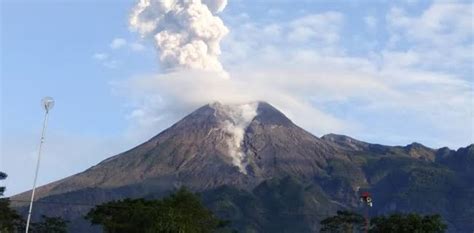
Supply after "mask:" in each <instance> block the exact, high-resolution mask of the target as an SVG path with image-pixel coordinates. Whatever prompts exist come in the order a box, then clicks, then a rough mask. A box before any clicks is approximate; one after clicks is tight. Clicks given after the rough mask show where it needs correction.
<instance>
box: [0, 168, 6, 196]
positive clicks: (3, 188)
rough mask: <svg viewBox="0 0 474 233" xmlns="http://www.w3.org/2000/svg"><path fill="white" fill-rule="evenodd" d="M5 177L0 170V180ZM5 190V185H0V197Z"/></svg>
mask: <svg viewBox="0 0 474 233" xmlns="http://www.w3.org/2000/svg"><path fill="white" fill-rule="evenodd" d="M6 178H7V174H6V173H4V172H1V171H0V180H4V179H6ZM4 192H5V187H3V186H2V187H0V197H3V193H4Z"/></svg>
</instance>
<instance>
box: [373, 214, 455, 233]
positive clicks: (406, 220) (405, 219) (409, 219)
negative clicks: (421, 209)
mask: <svg viewBox="0 0 474 233" xmlns="http://www.w3.org/2000/svg"><path fill="white" fill-rule="evenodd" d="M370 225H371V227H370V228H371V229H370V233H382V232H383V233H443V232H445V230H446V228H447V226H446V224H444V223H443V220H442V219H441V216H440V215H426V216H420V215H419V214H414V213H410V214H392V215H390V216H388V217H386V216H379V217H375V218H373V219H372V220H371V221H370Z"/></svg>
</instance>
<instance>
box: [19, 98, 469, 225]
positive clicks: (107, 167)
mask: <svg viewBox="0 0 474 233" xmlns="http://www.w3.org/2000/svg"><path fill="white" fill-rule="evenodd" d="M473 168H474V146H473V145H470V146H468V147H466V148H461V149H459V150H457V151H454V150H450V149H449V148H441V149H431V148H428V147H425V146H423V145H421V144H418V143H413V144H410V145H407V146H393V147H392V146H383V145H377V144H370V143H366V142H362V141H358V140H356V139H353V138H350V137H347V136H343V135H335V134H329V135H325V136H323V137H321V138H318V137H316V136H314V135H312V134H310V133H308V132H306V131H305V130H303V129H301V128H300V127H298V126H296V125H295V124H293V123H292V122H291V120H289V119H288V118H287V117H286V116H285V115H283V114H282V113H281V112H279V111H278V110H277V109H275V108H274V107H272V106H271V105H269V104H268V103H264V102H255V103H248V104H238V105H224V104H220V103H213V104H209V105H206V106H203V107H201V108H199V109H197V110H196V111H194V112H193V113H191V114H190V115H188V116H186V117H185V118H183V119H182V120H180V121H179V122H177V123H176V124H174V125H173V126H171V127H170V128H168V129H167V130H165V131H163V132H161V133H160V134H158V135H157V136H155V137H153V138H151V139H150V140H148V141H147V142H145V143H143V144H141V145H139V146H137V147H135V148H133V149H131V150H129V151H126V152H124V153H121V154H118V155H116V156H113V157H111V158H109V159H106V160H104V161H102V162H101V163H99V164H97V165H96V166H93V167H91V168H89V169H87V170H86V171H84V172H82V173H79V174H76V175H73V176H71V177H68V178H65V179H62V180H59V181H56V182H53V183H51V184H48V185H45V186H42V187H40V188H39V189H38V190H37V197H38V199H39V202H38V203H37V204H36V205H35V215H36V216H35V217H38V216H40V215H41V214H46V215H52V216H55V215H59V216H63V217H65V218H67V219H69V220H70V221H71V224H70V225H71V231H72V232H94V231H98V229H97V228H91V227H90V226H89V224H88V223H87V222H85V220H83V219H82V216H83V215H84V214H85V213H86V212H87V211H88V210H89V209H90V208H91V207H93V205H95V204H98V203H102V202H105V201H110V200H115V199H121V198H125V197H131V198H137V197H145V198H159V197H162V196H163V195H166V194H168V193H170V192H172V191H173V190H175V189H176V188H178V187H180V186H186V187H188V188H190V189H192V190H194V191H196V192H199V193H201V195H202V198H203V201H204V203H205V204H206V205H207V206H208V207H209V208H211V209H212V210H213V211H214V212H215V213H217V214H218V215H219V216H220V217H222V218H225V219H229V220H231V221H232V222H233V226H234V227H235V228H236V229H238V230H239V232H318V229H319V221H320V220H322V219H324V218H325V217H327V216H329V215H331V214H334V213H335V211H336V210H338V209H353V210H355V211H361V206H360V203H359V201H358V195H359V194H358V192H359V191H360V190H369V191H371V192H372V193H373V197H374V207H373V208H372V209H371V214H384V213H389V212H396V211H398V212H400V211H416V212H420V213H423V214H429V213H440V214H442V215H443V217H444V218H445V219H446V220H447V223H448V224H449V227H450V228H449V229H450V232H469V233H471V232H472V231H473V230H474V221H473V220H474V185H473V184H474V173H473ZM29 195H30V192H25V193H22V194H19V195H17V196H14V197H12V199H13V200H27V199H28V197H29ZM14 203H16V202H14ZM20 203H21V202H18V203H17V208H18V209H20V210H21V211H25V207H24V206H21V204H20ZM66 203H68V204H66Z"/></svg>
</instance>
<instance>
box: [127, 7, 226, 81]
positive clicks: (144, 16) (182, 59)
mask: <svg viewBox="0 0 474 233" xmlns="http://www.w3.org/2000/svg"><path fill="white" fill-rule="evenodd" d="M226 5H227V0H202V1H201V0H139V2H138V3H137V5H136V6H135V7H134V9H133V10H132V14H131V16H130V22H129V23H130V26H131V28H132V30H136V31H138V32H139V33H140V35H141V36H142V37H149V38H153V40H154V44H155V46H156V48H157V49H158V52H159V55H160V61H161V65H162V66H163V67H164V68H165V69H180V68H185V69H200V70H205V71H216V72H220V71H223V68H222V64H221V63H220V62H219V60H218V56H219V54H220V53H221V51H220V46H219V43H220V41H221V40H222V38H223V37H224V36H225V35H226V34H227V33H228V32H229V30H228V29H227V27H226V26H225V25H224V23H223V22H222V20H221V19H220V18H219V17H217V16H216V15H215V14H217V13H219V12H221V11H222V10H223V9H224V8H225V6H226Z"/></svg>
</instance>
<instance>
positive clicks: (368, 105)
mask: <svg viewBox="0 0 474 233" xmlns="http://www.w3.org/2000/svg"><path fill="white" fill-rule="evenodd" d="M430 9H431V8H430ZM391 14H392V13H391ZM412 20H415V21H418V20H420V19H418V18H416V17H413V19H412ZM234 25H235V26H234V27H232V30H231V33H230V34H229V36H228V37H227V38H226V39H225V40H224V44H223V64H224V66H225V67H226V69H227V72H229V74H230V77H231V78H230V79H222V78H218V77H215V76H216V75H212V74H209V73H202V72H192V71H189V73H183V72H178V73H168V74H162V75H151V76H149V77H140V78H135V79H133V80H130V81H129V82H127V83H126V84H122V85H123V87H124V89H127V90H128V92H129V93H128V94H129V96H131V97H132V99H133V100H134V101H135V102H136V105H135V113H137V114H134V116H133V117H134V118H136V120H137V122H150V121H149V120H148V119H154V121H151V122H153V124H152V126H151V127H150V125H147V127H146V128H147V129H150V128H153V129H155V130H153V132H156V129H158V128H159V129H163V128H164V127H165V126H167V125H169V124H170V122H172V121H173V119H178V118H179V117H182V116H183V115H184V114H186V113H189V112H190V111H192V110H193V109H194V108H196V107H199V106H200V105H203V104H206V103H209V102H213V101H216V100H219V101H221V102H225V103H241V102H246V101H253V100H264V101H268V102H270V103H271V104H273V105H275V106H276V107H277V108H279V109H281V110H282V111H283V112H284V113H285V114H287V115H288V116H289V117H290V118H291V119H292V120H294V121H295V122H296V123H297V124H299V125H301V126H302V127H303V128H305V129H308V130H310V131H311V132H313V133H315V134H316V135H322V134H324V133H330V132H337V133H346V134H349V135H365V136H367V135H369V136H367V137H369V138H375V139H377V140H380V138H383V137H388V136H387V132H391V133H390V135H391V138H398V139H400V138H410V137H411V140H413V141H415V140H418V141H422V142H423V141H424V142H428V143H431V145H434V146H441V145H451V146H461V145H463V144H465V143H467V142H468V141H469V137H470V135H471V132H470V129H469V127H465V126H466V125H469V124H471V122H472V119H473V117H472V115H471V114H470V113H469V111H468V109H469V108H466V106H470V103H471V102H470V100H471V98H472V96H473V93H472V88H471V85H472V83H471V82H469V81H466V80H464V79H463V78H462V76H459V75H457V74H449V75H448V74H446V73H445V72H439V71H437V70H428V69H426V68H424V67H423V66H420V64H423V63H425V62H427V61H426V59H428V58H427V57H425V56H422V55H423V54H420V53H419V51H418V50H417V48H418V47H417V45H412V46H414V48H413V49H412V50H408V51H398V50H395V49H392V48H389V47H387V48H386V49H383V50H382V51H380V53H379V54H375V55H373V56H369V57H366V58H365V57H353V56H349V55H347V54H346V53H345V52H344V51H345V49H344V48H343V47H342V46H341V45H340V44H339V40H340V37H341V27H342V26H343V25H344V17H343V16H342V15H341V14H340V13H337V12H328V13H322V14H319V15H315V14H312V15H307V16H302V17H301V18H298V19H294V20H290V21H289V22H288V23H280V24H269V25H262V24H254V23H250V22H248V21H247V20H246V19H243V22H241V23H240V24H234ZM315 32H318V33H315ZM291 33H293V35H291ZM321 33H322V34H321ZM324 33H326V34H324ZM282 35H288V36H286V37H285V36H282ZM296 35H298V36H296ZM399 35H400V38H401V39H404V37H405V36H407V35H405V34H403V33H399ZM292 37H294V38H292ZM308 40H309V41H310V42H309V45H311V46H308V43H307V42H308ZM283 48H285V49H283ZM189 77H192V78H189ZM471 105H472V104H471ZM343 106H346V108H350V109H349V110H348V113H353V114H356V113H357V114H362V115H367V117H364V118H357V116H351V115H333V114H331V111H328V110H326V108H328V107H329V108H334V107H337V108H342V107H343ZM138 113H139V114H138ZM162 113H166V114H164V115H163V114H162ZM371 115H373V116H378V117H382V118H383V117H395V119H393V122H389V120H388V119H387V120H385V121H384V120H382V119H381V120H380V122H383V121H384V122H386V124H382V125H378V126H376V125H372V124H370V123H371V122H370V120H368V119H370V116H371ZM157 116H159V117H157ZM397 118H398V119H397ZM407 121H408V122H407ZM418 121H419V122H423V124H426V125H423V126H416V123H415V122H418ZM446 122H452V123H451V125H450V126H445V125H446V124H445V123H446ZM373 124H376V123H375V122H373ZM379 124H380V123H379ZM404 124H406V125H410V126H411V127H413V128H410V129H409V130H406V131H405V132H404V131H402V130H401V129H402V128H403V127H401V125H404ZM416 127H426V128H429V130H430V132H435V133H432V134H424V133H423V132H418V131H419V130H420V129H419V128H416ZM137 128H140V127H137ZM412 130H415V131H412ZM447 135H449V136H447ZM387 140H388V139H387ZM407 140H410V139H407ZM471 141H472V140H471Z"/></svg>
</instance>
